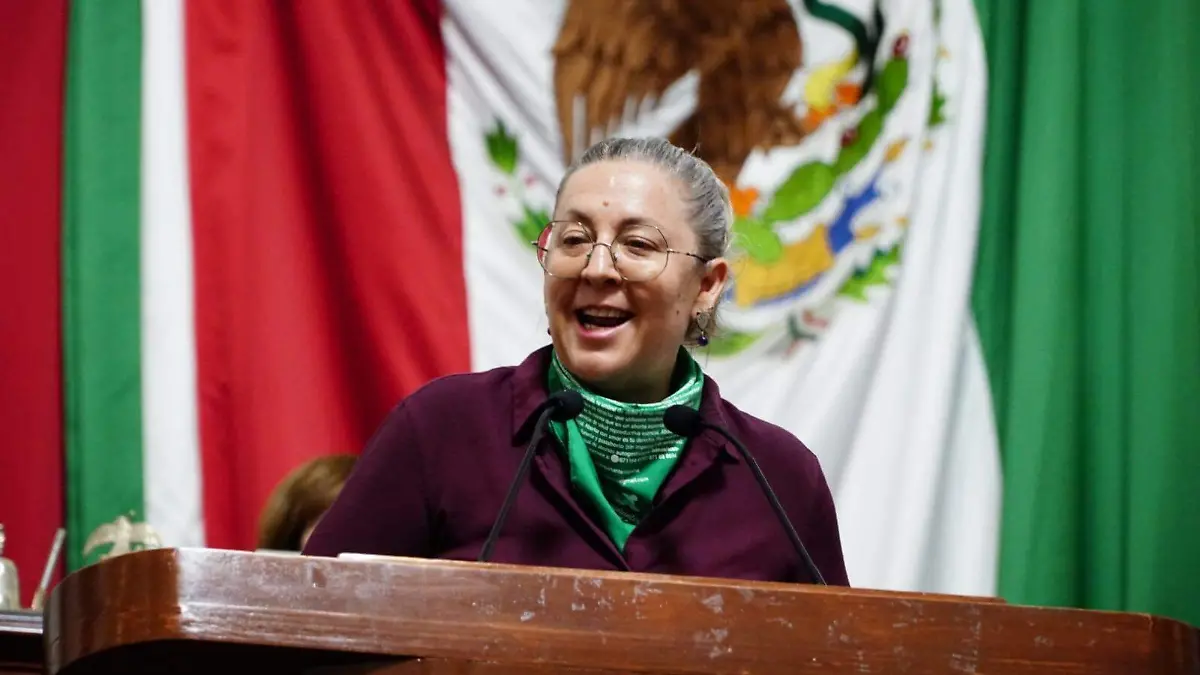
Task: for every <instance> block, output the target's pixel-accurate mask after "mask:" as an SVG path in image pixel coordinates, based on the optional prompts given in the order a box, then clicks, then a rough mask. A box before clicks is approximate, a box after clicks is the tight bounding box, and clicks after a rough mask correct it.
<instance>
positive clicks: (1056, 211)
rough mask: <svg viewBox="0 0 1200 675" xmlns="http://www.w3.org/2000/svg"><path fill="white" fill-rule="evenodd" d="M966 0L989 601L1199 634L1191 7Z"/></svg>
mask: <svg viewBox="0 0 1200 675" xmlns="http://www.w3.org/2000/svg"><path fill="white" fill-rule="evenodd" d="M977 2H978V4H979V6H980V16H981V18H982V24H983V26H984V32H985V36H986V42H987V53H988V58H989V65H990V79H989V86H990V91H989V96H988V100H989V116H988V138H987V157H988V159H987V165H986V169H985V181H984V182H985V185H984V192H985V198H984V210H983V217H982V221H981V235H980V241H979V260H978V267H977V276H976V285H975V288H974V298H973V300H974V306H973V310H974V314H975V317H976V320H977V326H978V328H979V333H980V339H981V341H982V343H983V345H984V348H985V354H986V357H987V362H988V372H989V377H990V380H991V383H992V386H993V394H994V396H993V398H994V401H995V402H996V414H997V419H998V428H999V432H1000V440H1001V448H1002V454H1003V467H1004V524H1003V532H1002V545H1001V549H1002V550H1001V556H1000V579H999V588H1000V594H1001V595H1002V596H1004V597H1005V598H1006V599H1007V600H1009V601H1010V602H1016V603H1022V604H1048V605H1069V606H1082V607H1089V608H1097V609H1115V610H1127V611H1138V612H1151V613H1154V614H1162V615H1166V616H1170V617H1173V618H1177V619H1183V620H1186V621H1189V622H1191V623H1193V624H1198V625H1200V575H1197V574H1196V570H1197V569H1200V540H1198V539H1197V537H1196V536H1195V534H1196V523H1197V522H1200V500H1197V499H1196V498H1195V491H1196V485H1197V484H1200V454H1198V453H1197V452H1196V442H1197V441H1196V439H1197V438H1200V415H1197V414H1196V411H1197V410H1200V349H1197V347H1196V345H1198V344H1200V313H1197V311H1196V308H1197V307H1200V273H1198V272H1197V270H1198V269H1200V245H1198V237H1200V235H1198V234H1197V233H1198V232H1200V227H1197V224H1198V223H1200V199H1198V198H1197V196H1196V190H1195V186H1196V185H1197V184H1200V122H1198V121H1197V120H1200V95H1198V94H1197V92H1200V88H1197V86H1196V83H1195V79H1196V78H1195V76H1194V74H1193V73H1192V70H1194V64H1195V63H1197V62H1200V41H1196V40H1194V39H1191V38H1192V36H1193V34H1194V32H1195V26H1196V24H1197V23H1198V22H1200V4H1197V3H1196V2H1195V0H1162V1H1161V2H1155V3H1141V4H1134V3H1128V2H1122V1H1121V0H1092V1H1091V2H1089V3H1088V11H1087V12H1080V11H1078V9H1077V8H1075V7H1073V6H1070V5H1069V4H1067V3H1053V2H1048V3H1014V2H1011V0H977Z"/></svg>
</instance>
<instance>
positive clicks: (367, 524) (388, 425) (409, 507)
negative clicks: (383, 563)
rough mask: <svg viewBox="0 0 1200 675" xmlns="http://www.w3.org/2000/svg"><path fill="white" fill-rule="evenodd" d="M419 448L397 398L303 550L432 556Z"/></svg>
mask: <svg viewBox="0 0 1200 675" xmlns="http://www.w3.org/2000/svg"><path fill="white" fill-rule="evenodd" d="M423 452H424V449H423V447H422V444H421V439H420V438H419V434H418V432H417V429H416V428H415V427H414V424H413V419H412V413H411V411H410V410H409V409H408V407H407V406H406V403H401V404H400V405H399V406H397V407H396V408H395V409H394V410H393V411H392V412H391V414H389V415H388V417H387V419H386V420H384V422H383V424H382V425H381V426H380V428H379V430H378V431H377V432H376V433H375V435H374V437H372V438H371V440H370V442H369V443H368V444H367V447H366V449H365V450H364V451H363V454H362V457H361V458H360V459H359V460H358V463H357V464H356V465H355V467H354V472H353V473H352V474H351V475H350V479H349V480H347V481H346V485H345V487H344V488H342V492H341V494H340V495H338V498H337V500H336V501H334V503H333V506H332V507H330V509H329V511H327V512H326V513H325V515H324V516H322V517H321V521H320V522H319V523H318V524H317V527H316V528H315V529H314V530H313V533H312V535H311V536H310V537H309V539H308V543H307V544H306V545H305V547H304V553H305V555H318V556H337V555H338V554H341V553H373V554H378V555H398V556H412V557H429V556H431V555H432V554H433V551H432V538H433V528H432V520H433V517H432V515H433V511H432V510H431V508H430V504H429V499H428V494H429V486H428V485H427V483H426V471H425V461H424V457H423Z"/></svg>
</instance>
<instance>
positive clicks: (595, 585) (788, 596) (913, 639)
mask: <svg viewBox="0 0 1200 675" xmlns="http://www.w3.org/2000/svg"><path fill="white" fill-rule="evenodd" d="M46 631H47V637H48V644H47V662H48V667H49V671H48V672H50V673H51V674H54V673H64V674H66V675H76V674H77V673H92V672H171V673H173V675H181V674H182V673H186V672H212V671H211V668H214V667H221V666H222V665H223V666H225V667H228V664H230V663H240V664H241V665H245V666H249V665H252V664H262V665H263V666H264V667H269V668H270V670H271V672H306V671H308V670H310V669H313V668H319V669H328V668H333V669H334V670H342V669H345V668H348V667H355V668H359V669H361V668H363V667H370V668H374V669H376V670H378V669H381V668H392V669H394V670H389V671H387V672H396V673H401V672H421V673H425V672H428V673H458V672H464V673H474V672H478V673H508V672H517V671H518V670H519V671H520V672H532V673H540V672H567V673H569V672H576V673H580V674H581V675H590V674H591V673H602V672H654V673H788V674H789V675H790V674H792V673H858V672H874V673H880V672H883V673H946V672H951V673H955V672H961V673H973V672H979V673H983V672H988V673H1095V674H1100V675H1103V674H1106V673H1170V674H1174V673H1188V674H1200V646H1198V645H1200V640H1198V637H1197V633H1196V631H1195V630H1194V629H1193V628H1191V627H1189V626H1187V625H1185V624H1182V623H1179V622H1176V621H1171V620H1167V619H1162V618H1158V617H1153V616H1147V615H1142V614H1119V613H1108V612H1088V611H1081V610H1071V609H1050V608H1033V607H1020V606H1012V605H1008V604H1005V603H1002V602H996V601H990V600H987V599H980V598H960V597H955V596H939V595H926V594H917V593H889V592H881V591H865V590H856V589H846V588H823V587H811V586H801V585H786V584H769V583H752V582H740V581H729V580H716V579H701V578H694V577H671V576H656V575H639V574H629V573H611V572H594V571H590V570H564V569H551V568H536V567H519V566H508V565H478V564H475V563H462V562H448V561H435V560H414V559H399V558H397V559H388V560H356V561H350V560H334V559H329V558H297V557H294V556H270V555H261V554H251V553H242V552H231V551H215V550H168V549H160V550H155V551H144V552H138V553H132V554H128V555H125V556H121V557H118V558H114V559H111V560H108V561H105V562H103V563H100V564H97V565H94V566H91V567H88V568H85V569H83V570H80V571H79V572H76V573H75V574H73V575H71V576H70V577H68V578H67V579H66V580H64V581H63V583H62V584H61V585H59V586H58V587H57V588H56V589H55V590H54V592H53V593H52V594H51V597H50V603H49V607H48V610H47V615H46ZM402 657H421V659H422V660H421V661H412V660H409V661H402V660H400V659H401V658H402ZM389 659H392V660H389ZM436 668H443V670H436ZM447 668H448V669H449V670H445V669H447ZM455 668H460V669H462V668H465V669H466V670H454V669H455ZM506 668H507V669H506ZM429 669H433V670H429ZM326 672H328V671H326ZM360 672H363V671H360ZM365 672H372V671H371V670H367V671H365Z"/></svg>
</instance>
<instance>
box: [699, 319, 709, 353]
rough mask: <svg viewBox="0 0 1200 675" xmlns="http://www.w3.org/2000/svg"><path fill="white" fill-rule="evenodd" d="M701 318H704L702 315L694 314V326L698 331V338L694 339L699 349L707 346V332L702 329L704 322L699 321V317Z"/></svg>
mask: <svg viewBox="0 0 1200 675" xmlns="http://www.w3.org/2000/svg"><path fill="white" fill-rule="evenodd" d="M703 316H704V314H703V313H697V314H696V326H697V327H698V328H699V329H700V336H699V337H697V338H696V344H698V345H700V346H701V347H707V346H708V331H707V330H705V328H704V324H705V323H706V322H704V321H701V317H703Z"/></svg>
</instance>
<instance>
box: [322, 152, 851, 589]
mask: <svg viewBox="0 0 1200 675" xmlns="http://www.w3.org/2000/svg"><path fill="white" fill-rule="evenodd" d="M553 218H554V219H553V220H552V221H551V222H550V223H548V224H547V225H546V227H545V229H544V231H543V232H542V234H541V236H540V237H539V238H538V241H537V242H536V243H535V246H536V247H537V258H538V261H539V263H540V265H541V267H542V269H543V271H544V286H543V296H544V302H545V308H546V316H547V318H548V320H549V326H550V330H549V333H550V343H551V344H550V345H548V346H546V347H543V348H541V349H539V350H537V351H535V352H534V353H532V354H530V355H529V356H528V357H527V358H526V359H525V360H524V361H523V362H522V363H520V364H519V365H516V366H510V367H504V368H498V369H495V370H491V371H487V372H481V373H470V374H462V375H453V376H449V377H444V378H441V379H438V380H435V381H433V382H431V383H429V384H427V385H426V386H424V387H423V388H421V389H420V390H418V391H416V392H414V393H413V394H412V395H410V396H408V397H407V398H406V399H405V400H403V401H401V402H400V403H399V404H398V405H397V406H396V407H395V408H394V409H393V410H392V411H391V413H390V414H389V415H388V417H387V419H386V420H385V421H384V422H383V424H382V425H381V427H380V428H379V430H378V431H377V432H376V434H375V436H374V437H373V438H372V439H371V441H370V443H369V444H368V446H367V447H366V448H365V450H364V452H363V454H362V456H361V458H360V459H359V461H358V464H357V465H356V467H355V469H354V472H353V474H352V475H351V477H350V479H349V480H348V481H347V483H346V485H345V487H344V489H343V490H342V492H341V494H340V496H339V497H338V499H337V500H336V501H335V502H334V504H333V506H332V507H331V508H330V509H329V511H328V512H327V513H326V514H325V516H324V517H323V518H322V520H321V522H320V523H319V525H318V526H317V527H316V529H315V530H314V531H313V533H312V535H311V536H310V538H309V540H308V543H307V545H306V547H305V549H304V552H305V553H306V554H310V555H322V556H334V555H339V554H341V553H368V554H380V555H394V556H411V557H431V558H450V559H460V560H478V559H486V560H488V561H491V562H499V563H515V564H527V565H541V566H553V567H571V568H589V569H601V570H632V571H638V572H654V573H666V574H684V575H701V576H712V577H725V578H740V579H751V580H763V581H794V582H804V583H814V582H825V583H829V584H838V585H846V584H848V580H847V576H846V569H845V565H844V563H843V560H842V551H841V542H840V537H839V533H838V524H837V516H836V514H835V511H834V503H833V499H832V496H831V494H830V490H829V487H828V485H827V483H826V480H825V477H824V474H823V473H822V470H821V467H820V465H819V463H818V461H817V459H816V457H815V456H814V455H813V454H812V453H811V452H810V451H809V450H808V448H807V447H805V446H804V444H803V443H801V442H800V441H799V440H798V439H796V438H795V437H794V436H792V435H791V434H789V433H788V432H787V431H784V430H783V429H781V428H779V427H777V426H774V425H772V424H768V423H766V422H764V421H762V420H759V419H756V418H755V417H753V416H751V415H748V414H746V413H744V412H742V411H740V410H738V409H737V408H736V407H734V406H733V405H732V404H731V403H729V402H728V401H726V400H725V399H723V398H722V397H721V393H720V390H719V389H718V386H717V383H716V382H714V381H713V380H712V379H711V378H709V377H708V376H706V375H705V374H704V373H703V372H702V370H701V368H700V366H699V365H698V364H697V362H696V361H695V360H694V359H693V358H692V356H691V355H690V353H689V351H688V349H687V347H689V346H692V345H698V346H701V347H703V346H704V345H706V344H707V342H708V340H709V335H710V332H711V331H712V330H713V329H714V327H715V321H714V316H715V311H716V309H717V305H718V301H719V300H720V297H721V292H722V289H723V288H724V286H725V284H726V281H727V279H728V277H729V265H728V263H727V262H726V260H725V258H724V255H725V254H726V251H727V248H728V246H729V243H730V235H731V225H732V209H731V207H730V201H729V193H728V191H727V189H726V188H725V186H724V185H723V184H722V183H721V181H720V180H719V179H718V178H717V176H716V175H715V174H714V173H713V171H712V169H711V168H710V167H709V166H708V165H707V164H706V163H705V162H703V161H702V160H700V159H698V158H696V157H694V156H693V155H691V154H689V153H687V152H685V151H683V150H681V149H680V148H677V147H675V146H673V145H671V144H670V143H668V142H666V141H663V140H659V139H609V140H605V141H602V142H601V143H598V144H597V145H595V146H593V147H591V148H589V149H588V150H587V152H586V153H584V155H583V156H582V157H581V158H580V159H579V161H578V162H577V163H576V164H575V165H574V166H572V167H570V168H569V169H568V171H567V172H566V175H565V176H564V178H563V180H562V183H561V184H560V185H559V188H558V196H557V199H556V204H555V209H554V216H553ZM668 410H671V412H670V413H668V412H667V411H668ZM531 441H532V443H531ZM739 442H740V443H739ZM739 446H740V447H739ZM743 448H744V451H743ZM527 457H528V461H526V458H527ZM514 479H515V480H514ZM502 512H503V515H502Z"/></svg>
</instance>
